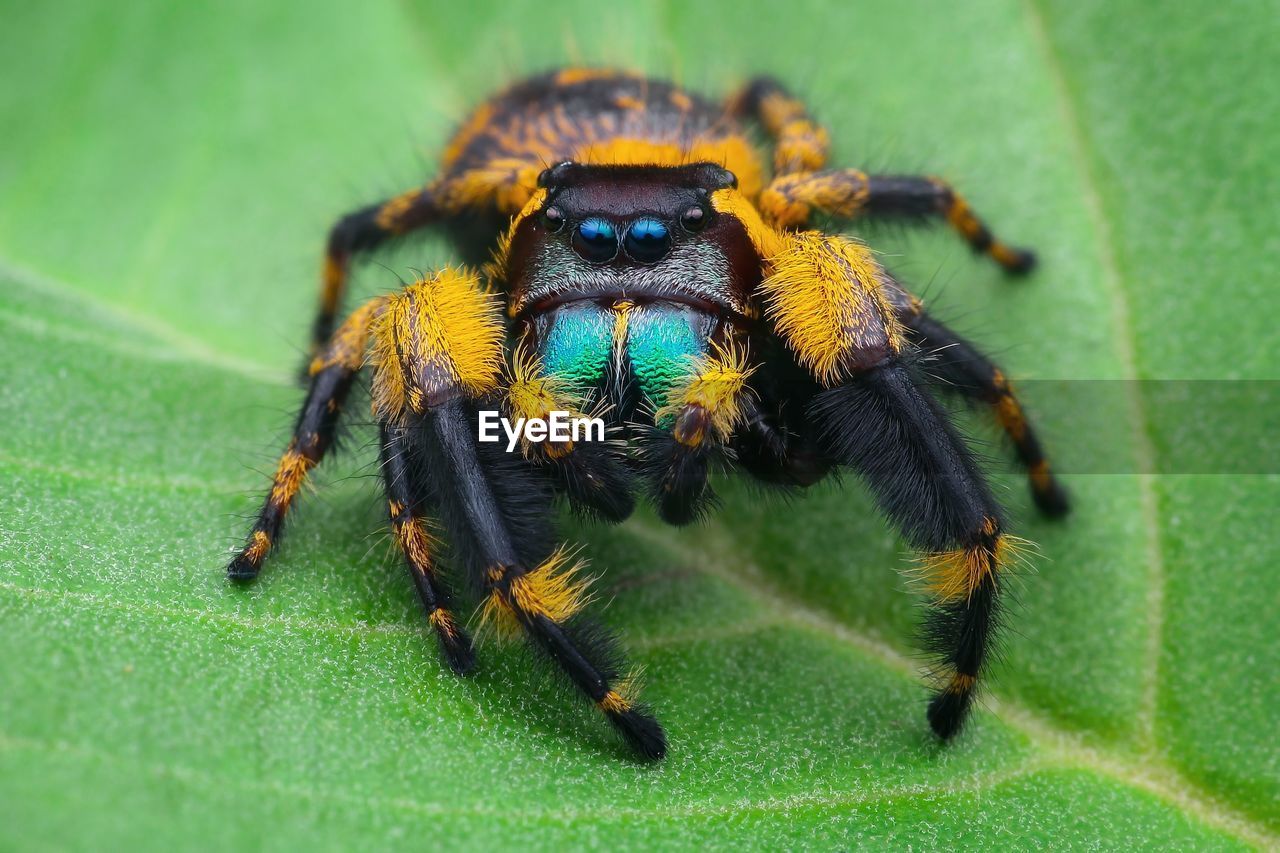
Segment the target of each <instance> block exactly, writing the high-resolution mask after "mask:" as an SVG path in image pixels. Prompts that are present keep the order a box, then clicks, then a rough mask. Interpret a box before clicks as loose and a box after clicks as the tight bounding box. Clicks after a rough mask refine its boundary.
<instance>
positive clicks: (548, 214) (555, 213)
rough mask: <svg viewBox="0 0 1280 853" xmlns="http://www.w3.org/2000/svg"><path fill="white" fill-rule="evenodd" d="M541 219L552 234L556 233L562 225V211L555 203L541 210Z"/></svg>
mask: <svg viewBox="0 0 1280 853" xmlns="http://www.w3.org/2000/svg"><path fill="white" fill-rule="evenodd" d="M542 221H543V222H545V223H546V225H547V230H548V231H550V232H551V233H552V234H555V233H558V232H559V231H560V229H561V228H563V227H564V212H563V211H561V210H560V208H558V207H556V206H555V205H551V206H550V207H548V208H546V209H545V210H543V211H542Z"/></svg>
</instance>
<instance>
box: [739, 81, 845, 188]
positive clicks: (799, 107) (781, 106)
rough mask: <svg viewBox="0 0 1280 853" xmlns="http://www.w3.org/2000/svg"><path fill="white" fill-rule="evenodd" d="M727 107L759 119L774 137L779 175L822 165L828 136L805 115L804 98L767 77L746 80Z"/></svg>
mask: <svg viewBox="0 0 1280 853" xmlns="http://www.w3.org/2000/svg"><path fill="white" fill-rule="evenodd" d="M729 110H730V112H732V113H735V114H738V115H747V116H751V117H753V118H755V119H756V120H757V121H759V122H760V125H761V127H763V128H764V130H765V132H766V133H768V134H769V136H770V137H771V138H772V139H773V141H774V151H773V168H774V172H775V173H776V174H779V175H786V174H791V173H794V172H812V171H814V170H816V169H821V168H822V167H823V166H825V165H826V162H827V152H828V151H829V149H830V147H831V140H830V138H829V137H828V135H827V131H826V129H825V128H823V127H822V126H821V125H819V124H818V123H817V122H816V121H814V120H813V118H812V117H811V116H810V115H809V111H808V109H807V108H806V107H805V105H804V102H803V101H800V100H799V99H797V98H795V97H792V96H791V95H790V94H788V93H787V90H786V89H785V88H784V87H783V86H782V84H781V83H779V82H778V81H777V80H774V79H773V78H770V77H760V78H757V79H755V80H753V81H751V83H749V84H748V85H747V86H746V87H745V88H744V89H743V90H742V91H741V92H739V93H738V94H737V95H735V96H733V97H732V98H730V100H729Z"/></svg>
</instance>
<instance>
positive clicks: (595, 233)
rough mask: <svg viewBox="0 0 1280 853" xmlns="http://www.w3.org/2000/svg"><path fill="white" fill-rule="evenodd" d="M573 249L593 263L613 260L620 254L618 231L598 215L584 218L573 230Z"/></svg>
mask: <svg viewBox="0 0 1280 853" xmlns="http://www.w3.org/2000/svg"><path fill="white" fill-rule="evenodd" d="M573 249H574V251H575V252H577V253H578V254H579V255H581V256H582V257H583V258H585V259H587V260H588V261H591V263H593V264H603V263H605V262H607V261H611V260H613V258H614V256H615V255H617V254H618V232H617V230H616V229H614V227H613V226H612V225H611V224H609V222H607V221H605V220H603V219H600V218H598V217H592V218H591V219H586V220H583V222H582V223H581V224H580V225H579V226H578V228H577V230H576V231H574V232H573Z"/></svg>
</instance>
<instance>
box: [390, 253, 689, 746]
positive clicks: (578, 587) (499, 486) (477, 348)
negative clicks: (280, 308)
mask: <svg viewBox="0 0 1280 853" xmlns="http://www.w3.org/2000/svg"><path fill="white" fill-rule="evenodd" d="M373 334H374V338H375V341H374V351H373V363H374V370H375V375H374V382H373V389H374V390H373V394H374V406H375V409H376V411H377V414H378V417H379V418H380V419H381V420H383V421H384V422H387V421H389V422H391V423H398V424H402V425H403V426H404V428H405V429H406V430H407V431H408V432H409V433H410V434H411V435H412V436H413V442H412V443H413V446H414V448H415V451H416V453H417V454H418V455H419V456H420V459H421V462H420V464H421V465H422V467H423V470H424V475H423V477H422V483H423V486H424V488H426V489H428V490H429V494H428V498H429V503H430V504H432V505H433V507H434V510H435V513H436V514H437V515H438V517H439V518H440V519H441V520H442V522H443V524H444V527H445V530H446V531H447V533H448V536H449V541H450V544H451V545H452V546H453V548H454V549H455V551H457V552H458V553H459V554H460V558H461V561H462V562H463V564H464V565H466V567H467V568H468V570H469V572H470V573H471V574H472V576H473V577H474V579H475V580H476V581H477V584H478V586H480V587H481V588H482V589H484V590H485V592H486V602H485V605H484V612H485V614H486V616H487V617H489V620H490V621H495V622H497V623H498V624H499V626H505V627H517V628H519V629H523V631H524V632H525V634H526V635H527V636H528V637H529V639H530V640H531V641H532V642H533V644H534V645H535V646H536V647H537V648H539V649H540V650H542V651H543V652H545V653H546V654H547V655H548V656H549V657H550V658H551V660H553V661H554V662H555V663H556V664H557V665H558V666H559V667H560V668H561V669H562V670H563V671H564V672H565V674H566V675H567V676H568V677H569V679H570V681H571V682H572V683H573V684H574V685H575V686H577V687H578V688H579V690H581V691H582V692H583V693H584V694H585V695H586V696H587V697H588V698H589V699H590V700H591V701H592V702H593V703H594V704H595V705H596V707H597V708H599V709H600V710H601V711H602V712H603V713H604V714H605V716H606V717H607V718H608V719H609V721H610V722H611V723H612V724H613V725H614V726H615V727H616V728H617V729H618V730H619V731H620V732H621V733H622V735H623V736H624V737H625V738H626V740H627V741H628V742H629V743H630V744H631V745H632V747H633V748H634V749H635V750H636V751H637V752H638V753H639V754H641V755H642V756H644V757H646V758H660V757H661V756H662V755H663V754H664V753H665V751H666V737H665V735H664V733H663V731H662V728H661V726H660V725H659V724H658V723H657V721H656V720H655V719H654V718H653V716H652V715H651V714H650V713H649V712H648V711H647V710H646V709H645V708H644V707H643V706H642V705H640V704H639V703H637V702H636V700H635V698H634V681H633V680H631V679H628V678H627V677H626V676H625V675H623V671H622V669H621V667H620V666H619V664H618V663H617V656H616V652H615V651H614V645H613V643H612V642H611V640H610V638H609V637H608V636H607V635H606V634H605V633H604V632H602V631H600V630H599V629H598V628H597V627H596V626H594V625H593V624H592V623H590V622H589V621H588V620H586V619H585V618H584V616H583V614H582V610H583V608H584V607H585V605H586V604H587V600H588V597H587V587H586V583H585V582H584V581H582V580H581V578H580V576H579V575H578V574H577V572H576V569H577V567H576V566H575V565H572V560H571V559H570V557H569V555H568V554H567V552H566V551H565V550H564V549H554V548H552V547H551V543H552V542H553V541H554V530H553V528H552V525H551V522H550V519H551V518H552V517H553V512H552V510H553V507H552V500H553V496H552V493H551V491H550V490H549V489H548V488H547V487H546V483H545V481H544V479H543V478H540V477H539V476H538V475H537V472H536V471H535V469H534V467H533V466H532V465H531V464H530V463H529V461H528V460H526V459H524V458H523V456H521V455H518V454H514V453H507V452H506V451H505V449H504V448H503V447H501V446H499V445H496V444H491V443H481V442H479V441H478V437H477V434H476V424H477V404H478V402H479V401H483V402H484V403H485V404H486V405H487V404H489V402H490V401H491V400H494V399H496V398H498V397H500V395H501V388H500V382H499V379H500V372H501V367H502V362H503V359H504V353H503V338H504V332H503V328H502V323H501V312H500V310H499V308H498V305H497V304H496V303H495V302H493V301H492V300H491V299H490V298H489V297H488V296H487V295H486V294H485V293H484V292H483V290H482V288H481V287H480V282H479V279H478V278H477V277H476V276H474V275H473V274H469V273H466V272H464V271H459V270H450V269H447V270H443V271H441V272H439V273H437V274H436V275H435V276H433V277H432V278H430V279H429V280H424V281H422V282H418V283H415V284H413V285H410V286H409V287H408V288H406V289H405V291H403V292H402V293H400V294H398V295H395V296H392V297H390V299H389V302H388V305H387V308H386V310H385V311H384V312H383V313H382V315H381V316H380V319H379V324H378V326H377V328H375V329H374V333H373Z"/></svg>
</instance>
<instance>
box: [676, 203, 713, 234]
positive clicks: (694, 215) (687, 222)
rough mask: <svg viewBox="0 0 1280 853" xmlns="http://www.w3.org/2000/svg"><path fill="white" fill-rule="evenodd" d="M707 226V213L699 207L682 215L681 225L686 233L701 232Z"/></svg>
mask: <svg viewBox="0 0 1280 853" xmlns="http://www.w3.org/2000/svg"><path fill="white" fill-rule="evenodd" d="M706 224H707V212H706V211H705V210H703V209H702V208H701V207H699V206H697V205H694V206H693V207H691V208H689V209H688V210H686V211H685V212H684V213H682V214H680V225H681V226H682V227H683V228H684V230H686V231H701V230H702V228H703V226H705V225H706Z"/></svg>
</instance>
